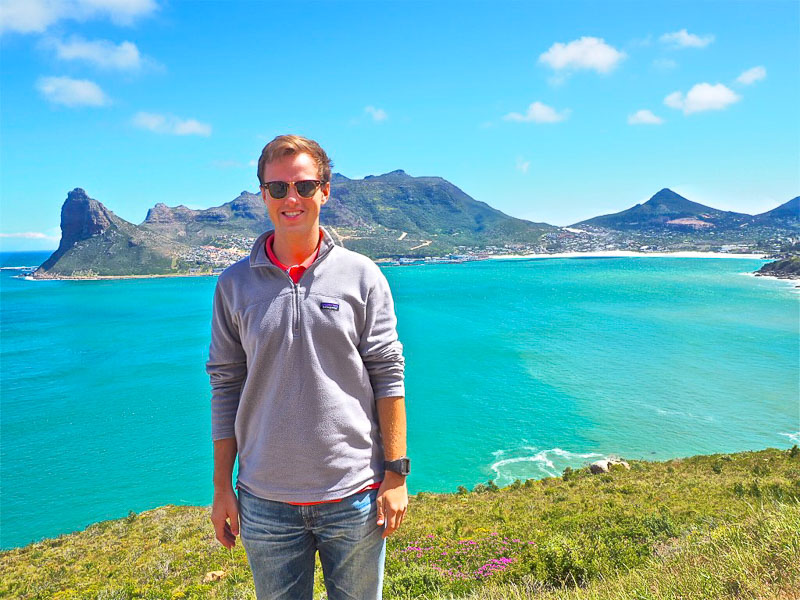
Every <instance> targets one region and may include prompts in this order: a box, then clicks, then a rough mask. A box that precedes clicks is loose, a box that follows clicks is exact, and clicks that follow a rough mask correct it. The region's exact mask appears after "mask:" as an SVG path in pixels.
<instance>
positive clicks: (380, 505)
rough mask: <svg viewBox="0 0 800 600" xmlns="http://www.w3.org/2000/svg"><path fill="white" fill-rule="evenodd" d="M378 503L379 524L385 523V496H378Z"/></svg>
mask: <svg viewBox="0 0 800 600" xmlns="http://www.w3.org/2000/svg"><path fill="white" fill-rule="evenodd" d="M376 504H377V505H378V525H383V521H384V515H383V496H378V498H377V501H376Z"/></svg>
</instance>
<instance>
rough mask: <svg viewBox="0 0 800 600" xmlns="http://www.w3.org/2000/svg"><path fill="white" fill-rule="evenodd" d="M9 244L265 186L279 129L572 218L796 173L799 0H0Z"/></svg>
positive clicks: (2, 186)
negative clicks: (99, 215)
mask: <svg viewBox="0 0 800 600" xmlns="http://www.w3.org/2000/svg"><path fill="white" fill-rule="evenodd" d="M0 31H1V32H0V71H1V72H0V217H1V219H2V223H1V224H0V249H3V250H11V249H35V248H41V249H49V248H55V247H56V246H57V244H58V238H59V221H60V207H61V204H62V203H63V201H64V199H65V198H66V194H67V192H68V191H69V190H71V189H72V188H75V187H82V188H84V189H85V190H86V191H87V192H88V194H89V195H90V196H91V197H93V198H96V199H97V200H100V201H101V202H103V203H104V204H105V205H106V206H107V207H108V208H109V209H111V210H112V211H114V212H115V213H117V214H118V215H119V216H121V217H122V218H124V219H127V220H129V221H132V222H134V223H139V222H141V221H142V220H143V219H144V217H145V215H146V213H147V209H148V208H150V207H152V206H153V205H154V204H155V203H157V202H164V203H166V204H168V205H170V206H175V205H177V204H185V205H187V206H190V207H193V208H206V207H209V206H215V205H220V204H222V203H223V202H227V201H229V200H231V199H232V198H234V197H235V196H237V195H238V194H239V192H241V191H242V190H250V191H256V189H257V180H256V177H255V166H254V163H255V160H256V159H257V158H258V155H259V153H260V150H261V148H262V147H263V145H264V144H265V143H266V142H267V141H269V140H270V139H271V138H272V137H274V136H275V135H277V134H280V133H299V134H302V135H306V136H309V137H313V138H315V139H317V140H318V141H320V143H322V145H323V146H324V147H325V148H326V150H327V151H328V153H329V154H330V155H331V157H332V158H333V161H334V163H335V166H334V170H335V171H338V172H340V173H343V174H344V175H346V176H348V177H351V178H356V177H363V176H364V175H369V174H380V173H385V172H387V171H391V170H394V169H404V170H405V171H407V172H408V173H409V174H411V175H438V176H441V177H444V178H446V179H448V180H450V181H451V182H453V183H454V184H456V185H457V186H459V187H460V188H461V189H463V190H464V191H465V192H467V193H468V194H470V195H471V196H473V197H474V198H476V199H478V200H482V201H484V202H487V203H489V204H490V205H492V206H494V207H496V208H499V209H500V210H502V211H504V212H506V213H508V214H510V215H513V216H516V217H521V218H526V219H530V220H534V221H545V222H548V223H552V224H555V225H568V224H571V223H574V222H577V221H579V220H582V219H585V218H589V217H592V216H596V215H598V214H605V213H609V212H616V211H619V210H623V209H625V208H628V207H630V206H632V205H633V204H635V203H637V202H642V201H644V200H646V199H647V198H649V197H650V196H651V195H653V194H654V193H656V192H657V191H658V190H659V189H661V188H663V187H670V188H672V189H674V190H676V191H678V192H679V193H681V194H683V195H685V196H686V197H688V198H689V199H691V200H695V201H697V202H702V203H704V204H709V205H711V206H714V207H716V208H721V209H726V210H736V211H741V212H747V213H751V214H753V213H759V212H763V211H765V210H769V209H771V208H773V207H775V206H777V205H779V204H781V203H783V202H786V201H787V200H789V199H790V198H792V197H794V196H796V195H798V193H800V116H799V113H798V111H797V108H796V107H797V106H800V58H799V57H800V34H799V33H798V32H800V3H798V2H796V0H787V1H783V0H781V1H769V0H759V1H755V2H746V1H736V2H734V1H725V2H712V1H697V0H695V1H692V2H679V1H669V2H661V1H657V0H654V1H651V2H633V1H627V2H596V1H592V2H555V1H553V2H521V1H518V2H503V1H498V2H370V3H362V2H356V1H347V2H313V3H307V2H274V3H273V2H256V1H249V2H234V1H231V2H213V1H202V2H201V1H195V2H188V1H175V0H173V1H169V2H168V1H163V0H0Z"/></svg>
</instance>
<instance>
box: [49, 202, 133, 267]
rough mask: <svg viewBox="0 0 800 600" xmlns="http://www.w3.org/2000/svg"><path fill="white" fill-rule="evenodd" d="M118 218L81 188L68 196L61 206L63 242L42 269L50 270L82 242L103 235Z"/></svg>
mask: <svg viewBox="0 0 800 600" xmlns="http://www.w3.org/2000/svg"><path fill="white" fill-rule="evenodd" d="M117 219H118V217H117V216H116V215H115V214H114V213H113V212H111V211H110V210H108V209H107V208H106V207H105V206H103V204H102V203H101V202H98V201H97V200H95V199H94V198H90V197H89V196H88V195H87V194H86V192H85V191H84V190H83V189H81V188H75V189H74V190H72V191H71V192H69V193H68V194H67V199H66V200H65V201H64V204H63V205H62V206H61V242H60V243H59V245H58V249H57V250H56V251H55V252H53V254H52V255H51V256H50V258H48V259H47V260H46V261H45V262H44V263H43V264H42V266H41V267H40V268H41V269H42V270H45V271H46V270H48V269H50V268H51V267H52V266H53V265H55V264H56V262H58V259H59V258H61V257H62V256H63V255H64V254H65V253H66V252H68V251H69V250H70V249H71V248H72V247H73V246H75V244H77V243H78V242H80V241H82V240H86V239H89V238H91V237H94V236H97V235H101V234H102V233H104V232H105V231H106V230H107V229H108V228H109V227H111V226H112V225H113V224H114V221H115V220H117Z"/></svg>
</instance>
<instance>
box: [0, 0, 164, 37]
mask: <svg viewBox="0 0 800 600" xmlns="http://www.w3.org/2000/svg"><path fill="white" fill-rule="evenodd" d="M157 8H158V5H157V4H156V2H155V0H0V33H3V32H5V31H15V32H17V33H42V32H44V31H46V30H47V28H48V27H50V26H51V25H53V24H55V23H57V22H59V21H61V20H64V19H72V20H76V21H86V20H88V19H95V18H107V19H110V20H111V21H113V22H114V23H116V24H118V25H130V24H131V23H133V22H134V21H135V20H136V19H138V18H140V17H144V16H146V15H148V14H150V13H152V12H154V11H155V10H156V9H157Z"/></svg>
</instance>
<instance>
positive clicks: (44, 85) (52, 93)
mask: <svg viewBox="0 0 800 600" xmlns="http://www.w3.org/2000/svg"><path fill="white" fill-rule="evenodd" d="M36 89H38V90H39V92H40V93H41V94H42V95H43V96H44V97H45V98H47V99H48V100H49V101H50V102H53V103H55V104H63V105H64V106H105V105H106V104H110V103H111V101H110V100H109V98H108V96H106V94H105V92H103V90H101V89H100V86H99V85H97V84H96V83H95V82H94V81H89V80H88V79H72V78H70V77H40V78H39V80H38V81H37V82H36Z"/></svg>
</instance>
